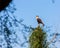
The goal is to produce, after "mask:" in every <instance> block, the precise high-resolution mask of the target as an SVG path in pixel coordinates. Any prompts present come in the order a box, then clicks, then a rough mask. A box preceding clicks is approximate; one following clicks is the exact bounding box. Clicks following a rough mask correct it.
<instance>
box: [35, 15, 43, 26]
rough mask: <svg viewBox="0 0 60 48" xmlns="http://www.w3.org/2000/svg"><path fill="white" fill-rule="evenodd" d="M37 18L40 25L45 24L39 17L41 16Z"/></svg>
mask: <svg viewBox="0 0 60 48" xmlns="http://www.w3.org/2000/svg"><path fill="white" fill-rule="evenodd" d="M36 20H37V22H38V25H40V24H42V25H43V26H44V23H43V22H42V20H41V19H40V18H39V16H36Z"/></svg>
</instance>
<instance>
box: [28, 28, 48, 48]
mask: <svg viewBox="0 0 60 48" xmlns="http://www.w3.org/2000/svg"><path fill="white" fill-rule="evenodd" d="M46 36H47V34H46V32H45V31H43V29H42V28H41V27H37V28H35V29H34V30H32V34H31V36H30V38H29V43H30V48H47V42H46V41H47V38H46Z"/></svg>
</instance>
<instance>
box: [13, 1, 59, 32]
mask: <svg viewBox="0 0 60 48" xmlns="http://www.w3.org/2000/svg"><path fill="white" fill-rule="evenodd" d="M14 3H15V5H16V8H17V11H16V12H15V15H16V16H17V19H20V18H22V19H24V21H23V23H24V24H26V25H28V26H29V25H31V26H32V27H36V26H37V21H36V19H35V17H36V15H39V17H40V18H41V19H42V20H43V22H44V24H45V26H51V28H52V32H55V31H56V30H57V31H58V32H59V31H60V22H59V21H60V0H55V3H52V0H14Z"/></svg>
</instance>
